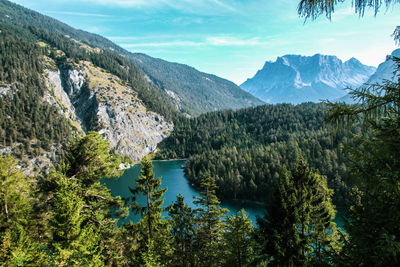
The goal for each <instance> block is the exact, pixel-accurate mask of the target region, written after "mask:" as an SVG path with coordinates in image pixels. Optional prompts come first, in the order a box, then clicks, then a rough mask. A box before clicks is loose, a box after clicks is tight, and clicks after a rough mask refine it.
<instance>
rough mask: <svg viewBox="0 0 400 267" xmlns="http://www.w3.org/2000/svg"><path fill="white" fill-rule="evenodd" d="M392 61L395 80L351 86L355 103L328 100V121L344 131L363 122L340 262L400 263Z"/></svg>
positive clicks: (397, 106)
mask: <svg viewBox="0 0 400 267" xmlns="http://www.w3.org/2000/svg"><path fill="white" fill-rule="evenodd" d="M394 61H395V62H396V73H395V74H396V75H397V76H395V77H394V78H395V79H396V80H395V81H394V82H392V81H385V82H384V83H383V84H375V85H371V86H368V87H365V88H360V89H357V90H352V92H351V94H352V96H353V98H354V99H355V100H356V102H358V104H356V105H353V106H348V105H345V104H337V103H328V105H329V106H330V110H329V115H330V116H329V120H330V122H332V123H334V124H336V125H338V126H339V127H340V128H342V129H344V130H346V129H347V128H346V126H347V125H348V123H349V122H353V121H357V122H359V123H361V124H362V125H363V126H364V127H363V130H364V136H359V137H356V138H355V139H356V140H357V142H358V144H359V145H358V146H357V147H354V148H350V150H349V151H350V152H349V153H350V158H351V165H350V172H351V178H352V181H353V183H354V184H355V185H356V186H355V187H354V188H353V194H352V198H351V207H350V212H349V214H348V221H347V223H346V224H345V228H346V230H347V232H348V233H349V240H348V242H346V243H345V247H344V251H343V253H342V255H341V257H340V262H348V263H349V264H353V265H363V264H364V265H365V264H371V265H376V266H384V265H398V264H400V224H399V223H398V222H399V221H400V201H399V200H400V186H399V185H400V160H399V159H400V149H399V148H400V95H399V92H400V76H399V73H400V59H398V58H394Z"/></svg>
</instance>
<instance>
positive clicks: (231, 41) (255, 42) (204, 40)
mask: <svg viewBox="0 0 400 267" xmlns="http://www.w3.org/2000/svg"><path fill="white" fill-rule="evenodd" d="M173 37H174V36H168V37H167V38H166V39H167V40H165V39H164V40H161V41H154V40H160V37H159V36H157V38H155V37H154V36H146V37H109V39H111V40H114V41H117V42H120V45H121V46H123V47H125V48H128V49H129V48H144V47H174V46H179V47H194V46H217V47H218V46H265V45H270V44H271V42H270V41H264V40H260V39H259V38H250V39H241V38H236V37H232V36H209V37H207V36H206V37H201V38H198V39H197V40H181V39H179V40H176V39H174V38H173ZM175 37H178V36H175ZM161 39H162V38H161ZM135 41H136V42H135ZM124 42H125V43H124Z"/></svg>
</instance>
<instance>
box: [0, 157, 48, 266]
mask: <svg viewBox="0 0 400 267" xmlns="http://www.w3.org/2000/svg"><path fill="white" fill-rule="evenodd" d="M32 206H33V199H32V189H31V186H30V185H29V183H28V180H27V177H25V175H24V174H23V173H22V171H21V170H20V169H19V168H18V167H17V161H16V160H15V159H14V158H13V157H12V156H10V155H6V156H1V155H0V207H1V212H0V262H1V264H2V265H4V266H22V265H29V264H34V263H35V262H36V263H39V262H41V260H40V259H41V257H42V256H43V255H40V254H41V253H39V252H37V248H38V244H37V243H36V242H35V240H34V239H32V238H33V236H32V234H33V233H34V232H33V229H31V228H32V226H33V225H34V224H33V223H32V221H31V219H32Z"/></svg>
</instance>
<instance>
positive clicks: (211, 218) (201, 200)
mask: <svg viewBox="0 0 400 267" xmlns="http://www.w3.org/2000/svg"><path fill="white" fill-rule="evenodd" d="M216 189H217V186H216V185H215V181H214V179H212V178H211V177H206V178H203V180H202V182H201V192H200V194H201V196H200V197H195V200H194V201H193V203H194V204H197V205H200V206H201V207H200V208H198V209H197V212H198V217H197V220H198V221H197V224H198V227H197V229H196V236H197V240H196V242H197V244H195V246H197V249H198V253H197V256H198V262H199V263H201V264H202V265H206V266H216V265H219V264H220V262H221V261H222V258H221V257H220V255H221V250H222V249H223V247H222V246H223V231H224V229H225V225H224V223H223V221H222V218H223V217H224V216H225V214H226V213H227V212H228V210H227V209H223V208H221V207H220V205H219V204H220V201H219V200H218V198H217V196H216V195H215V190H216Z"/></svg>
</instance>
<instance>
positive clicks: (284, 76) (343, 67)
mask: <svg viewBox="0 0 400 267" xmlns="http://www.w3.org/2000/svg"><path fill="white" fill-rule="evenodd" d="M374 71H375V68H374V67H370V66H366V65H363V64H362V63H361V62H360V61H359V60H357V59H355V58H351V59H349V60H348V61H346V62H343V61H342V60H340V59H339V58H338V57H336V56H331V55H322V54H315V55H313V56H301V55H284V56H282V57H278V58H277V59H276V61H275V62H271V61H267V62H266V63H265V64H264V66H263V68H262V69H261V70H259V71H258V72H257V73H256V75H255V76H254V77H253V78H251V79H248V80H247V81H246V82H245V83H243V84H242V85H241V87H242V88H243V89H244V90H246V91H248V92H250V93H252V94H253V95H255V96H257V97H258V98H260V99H261V100H264V101H267V102H269V103H280V102H290V103H301V102H306V101H313V102H318V101H320V100H323V99H335V98H338V97H341V96H343V95H345V94H346V91H345V90H343V89H344V88H346V87H358V86H359V85H361V84H363V83H364V82H365V81H366V80H367V79H368V78H369V76H370V75H371V74H372V73H373V72H374Z"/></svg>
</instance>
